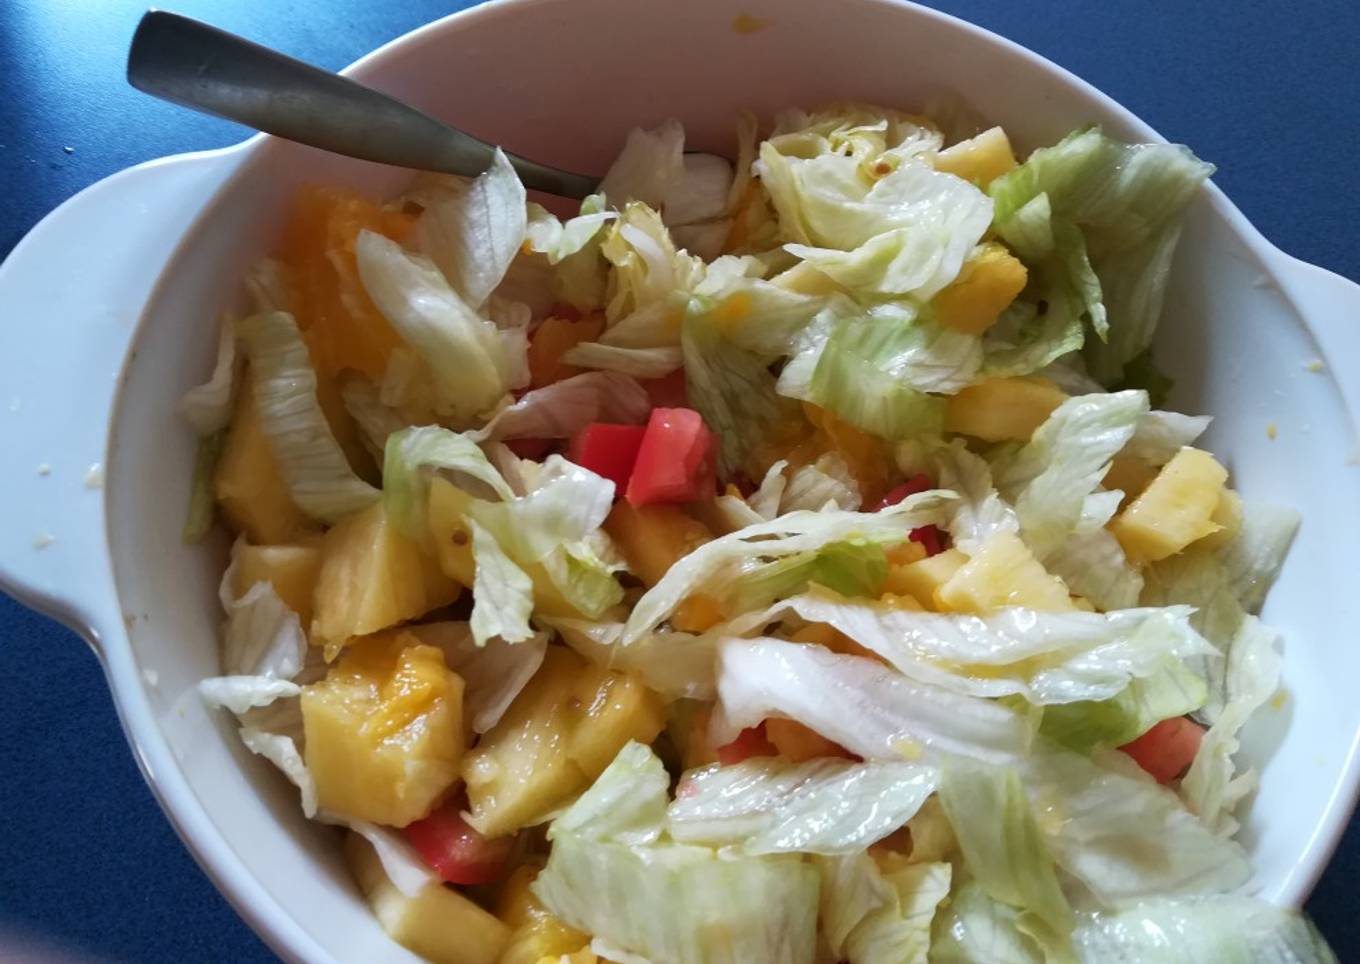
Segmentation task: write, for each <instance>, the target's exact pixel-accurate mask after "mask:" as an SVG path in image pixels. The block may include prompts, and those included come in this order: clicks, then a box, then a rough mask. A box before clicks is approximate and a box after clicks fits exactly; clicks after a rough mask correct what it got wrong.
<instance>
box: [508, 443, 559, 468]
mask: <svg viewBox="0 0 1360 964" xmlns="http://www.w3.org/2000/svg"><path fill="white" fill-rule="evenodd" d="M505 447H506V448H508V449H509V450H510V451H511V452H514V453H515V454H516V455H518V456H519V457H520V458H522V459H533V460H534V461H535V462H541V461H543V456H545V455H547V454H548V451H549V450H550V449H551V448H552V447H553V440H552V439H550V438H512V439H507V440H506V442H505Z"/></svg>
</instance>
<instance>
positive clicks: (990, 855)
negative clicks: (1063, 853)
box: [940, 764, 1076, 961]
mask: <svg viewBox="0 0 1360 964" xmlns="http://www.w3.org/2000/svg"><path fill="white" fill-rule="evenodd" d="M940 803H941V804H943V805H944V810H945V813H946V814H947V815H948V816H949V822H950V824H951V825H953V827H954V834H955V836H956V837H957V838H958V842H959V849H960V850H962V851H963V859H964V863H965V864H966V866H967V867H968V869H969V870H970V871H971V872H972V874H973V875H974V877H976V879H977V881H978V883H979V884H981V886H982V889H983V890H984V891H986V893H987V895H988V896H989V897H991V898H992V899H993V900H997V901H1000V902H1001V903H1003V904H1008V905H1010V906H1011V907H1014V908H1016V909H1017V910H1019V911H1020V914H1019V916H1018V918H1017V919H1016V926H1017V927H1018V928H1019V930H1020V932H1021V933H1023V934H1025V935H1026V936H1028V937H1029V938H1031V939H1032V940H1033V941H1034V942H1035V943H1036V944H1037V945H1038V946H1039V947H1041V948H1043V950H1044V952H1045V957H1046V959H1047V960H1049V961H1075V959H1076V958H1075V955H1074V954H1073V952H1072V928H1073V926H1074V924H1075V919H1074V916H1073V914H1072V908H1071V907H1070V906H1068V903H1067V898H1066V897H1064V896H1063V892H1062V888H1061V886H1059V883H1058V875H1057V872H1056V871H1055V870H1054V866H1053V858H1052V857H1051V856H1050V855H1049V852H1048V849H1047V846H1046V845H1045V842H1044V838H1043V836H1042V835H1041V834H1040V832H1039V828H1038V825H1037V823H1036V822H1035V819H1034V814H1033V813H1032V812H1031V810H1030V803H1029V798H1028V797H1027V796H1026V794H1025V787H1024V785H1023V784H1022V783H1021V781H1020V777H1019V775H1018V774H1017V773H1016V772H1015V771H1014V770H1006V769H999V768H992V769H983V768H981V767H978V766H975V765H965V764H949V765H946V766H945V767H943V769H942V770H941V774H940Z"/></svg>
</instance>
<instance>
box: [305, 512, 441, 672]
mask: <svg viewBox="0 0 1360 964" xmlns="http://www.w3.org/2000/svg"><path fill="white" fill-rule="evenodd" d="M461 591H462V587H461V586H459V585H458V583H456V582H454V581H453V580H452V579H450V578H449V577H448V576H446V575H445V574H444V573H443V571H442V570H441V569H440V567H439V563H438V561H437V560H435V559H434V558H433V557H431V556H428V555H426V554H425V552H424V550H422V549H421V548H420V546H419V545H417V544H416V543H415V542H413V541H411V540H410V539H408V538H406V537H405V536H404V535H402V534H401V533H400V532H398V531H397V529H396V527H395V526H394V525H392V523H391V522H390V521H389V520H388V518H387V514H386V513H385V512H384V511H383V506H382V503H381V502H379V503H377V504H375V505H371V506H369V507H368V508H367V509H364V510H362V511H360V512H356V513H354V514H353V515H350V516H346V517H345V518H344V519H342V520H341V521H340V523H339V524H338V525H336V526H335V528H333V529H331V530H330V531H329V532H327V533H326V538H325V539H324V540H323V541H322V543H321V571H320V574H319V575H318V576H317V582H316V595H315V597H314V599H313V610H314V612H315V613H316V616H315V618H314V619H313V620H312V641H313V642H314V643H317V644H318V645H325V647H326V658H327V659H332V658H334V655H335V653H337V652H339V650H340V649H341V648H342V647H343V646H344V645H345V642H346V640H348V639H349V638H350V637H351V636H366V635H368V634H369V633H375V632H377V631H378V630H380V629H386V628H388V627H389V626H395V625H396V624H397V623H400V622H404V621H405V620H408V619H414V618H416V617H417V616H423V615H424V614H425V613H427V612H429V611H430V610H431V609H437V608H439V607H440V606H447V605H448V604H449V603H451V602H453V601H454V600H455V599H457V598H458V594H459V593H460V592H461Z"/></svg>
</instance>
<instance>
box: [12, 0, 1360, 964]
mask: <svg viewBox="0 0 1360 964" xmlns="http://www.w3.org/2000/svg"><path fill="white" fill-rule="evenodd" d="M566 2H567V0H486V2H483V3H481V4H478V5H477V6H473V7H469V8H467V9H464V10H460V11H456V12H454V13H451V14H449V15H447V16H444V17H441V18H439V19H437V20H433V21H431V22H429V23H426V24H424V25H422V26H420V27H417V28H415V29H414V30H411V31H408V32H407V33H405V34H402V35H400V36H398V37H395V38H393V39H391V40H389V41H387V42H386V43H384V44H382V45H381V46H379V47H377V48H376V49H374V50H373V51H371V52H369V53H367V54H365V55H364V56H362V57H360V58H359V59H357V60H355V61H354V62H353V63H352V64H350V65H349V66H347V67H346V68H344V70H342V71H340V72H341V73H342V74H344V75H345V76H352V77H356V78H357V79H363V78H364V76H365V75H366V74H367V73H368V72H370V71H371V70H373V69H374V68H377V67H380V66H381V65H383V64H385V63H387V62H389V61H390V60H392V59H394V58H397V59H399V58H401V57H403V56H405V55H407V54H409V53H410V52H411V51H412V50H414V49H416V48H418V47H420V46H423V45H425V44H427V43H437V42H440V41H442V40H443V39H444V35H445V33H446V32H449V31H457V30H459V29H462V28H464V27H470V26H472V25H474V24H476V23H478V22H480V21H482V20H489V19H493V18H496V17H501V16H510V15H513V16H528V15H532V11H534V10H536V9H537V8H539V7H547V6H552V5H560V4H564V3H566ZM855 2H858V3H861V4H864V5H868V6H877V7H886V8H891V9H893V10H894V11H895V12H896V13H900V14H902V15H904V16H905V17H908V18H909V17H913V16H914V17H921V18H927V19H930V20H933V21H936V22H937V23H940V24H943V25H945V26H947V27H948V28H949V29H952V30H956V31H961V32H963V33H965V34H968V35H971V36H973V37H974V38H977V39H979V40H981V41H983V42H984V43H986V44H988V45H990V46H992V47H994V48H997V49H1000V50H1004V51H1006V52H1008V53H1010V54H1012V55H1014V56H1016V57H1018V58H1019V59H1021V60H1023V61H1024V63H1025V65H1026V69H1027V70H1031V71H1034V72H1036V73H1038V72H1042V73H1043V74H1045V75H1047V77H1048V78H1049V79H1050V80H1051V81H1053V82H1056V83H1059V84H1061V85H1063V86H1066V87H1068V88H1071V89H1073V90H1075V91H1077V92H1078V93H1080V94H1082V95H1083V96H1085V97H1086V98H1088V99H1090V100H1092V101H1094V102H1095V103H1097V104H1099V105H1100V106H1101V107H1102V108H1103V109H1104V110H1105V111H1106V112H1107V113H1108V114H1109V115H1110V116H1112V117H1116V118H1118V119H1119V121H1121V122H1122V123H1123V124H1124V125H1125V126H1126V127H1127V128H1128V129H1129V130H1130V131H1131V132H1133V133H1134V134H1136V135H1137V136H1139V137H1142V138H1145V139H1147V140H1149V141H1156V142H1165V141H1166V138H1164V137H1162V136H1161V135H1160V134H1159V133H1158V132H1157V131H1156V130H1155V129H1154V128H1152V127H1151V126H1150V125H1148V124H1147V123H1146V122H1144V121H1143V120H1141V119H1140V118H1139V117H1137V116H1136V115H1135V114H1133V113H1132V112H1131V111H1129V110H1128V109H1127V108H1125V107H1123V106H1122V105H1121V104H1119V103H1118V102H1117V101H1115V100H1114V99H1113V98H1111V97H1110V96H1109V95H1107V94H1104V93H1103V92H1101V91H1100V90H1099V89H1097V88H1096V87H1094V86H1093V85H1091V84H1090V83H1088V82H1087V81H1085V80H1083V79H1081V78H1080V77H1078V76H1076V75H1075V74H1073V73H1072V72H1071V71H1069V70H1067V69H1066V68H1064V67H1062V66H1060V65H1059V64H1056V63H1054V62H1053V61H1050V60H1048V59H1047V58H1045V57H1043V56H1041V55H1039V54H1038V53H1035V52H1034V51H1032V50H1030V49H1028V48H1027V47H1024V46H1022V45H1020V44H1018V43H1016V42H1015V41H1012V40H1009V39H1007V38H1005V37H1003V36H1001V35H999V34H996V33H994V32H992V31H990V30H987V29H986V28H983V27H980V26H978V25H976V24H973V23H969V22H968V21H966V20H963V19H961V18H959V17H956V16H953V15H951V14H947V13H944V12H941V11H939V10H934V9H931V8H929V7H925V6H922V5H920V4H919V3H915V2H912V0H855ZM275 140H276V139H275V138H273V137H271V136H269V135H266V134H256V135H253V136H251V137H250V138H248V139H247V140H245V141H242V142H241V143H238V144H235V145H231V146H229V147H225V148H221V149H219V150H217V151H209V152H202V153H200V154H197V155H193V156H194V157H197V158H201V159H204V160H213V161H215V162H219V163H222V164H223V165H224V168H225V172H224V176H223V177H222V178H221V179H220V180H219V181H218V182H217V183H216V186H215V187H214V189H213V191H212V194H211V195H210V197H209V198H208V199H207V201H206V203H205V204H204V205H203V206H202V208H201V209H200V210H199V211H198V212H197V214H195V215H194V216H193V217H191V218H190V219H189V220H188V221H187V223H186V224H185V225H184V227H183V230H182V233H181V235H180V238H179V239H178V241H177V242H176V243H175V244H174V245H173V247H172V248H171V250H170V253H169V254H168V256H167V258H166V260H165V262H164V265H163V266H162V267H164V266H165V265H169V264H172V263H174V262H175V261H176V260H177V259H178V258H179V257H180V256H181V255H182V253H183V252H184V250H185V248H186V247H187V246H188V245H189V244H190V242H191V241H192V239H193V237H194V235H195V234H196V232H197V231H198V229H199V228H200V226H201V225H202V224H203V223H204V222H209V221H211V220H212V219H213V217H214V216H215V214H216V212H217V210H218V208H219V205H220V204H222V203H224V196H225V195H226V193H227V192H228V191H229V189H230V187H231V186H232V184H233V183H234V182H235V181H236V180H237V179H238V178H241V177H244V176H246V175H247V174H248V172H249V171H251V170H252V169H253V168H254V167H255V166H256V165H258V164H264V163H267V162H268V161H269V160H270V158H271V152H270V151H269V149H268V148H269V145H270V144H271V143H272V142H274V141H275ZM167 160H172V159H167V158H162V159H159V160H156V161H151V162H148V163H147V164H146V165H139V167H149V166H156V165H160V164H164V163H166V161H167ZM134 170H135V169H134ZM124 173H126V172H124ZM120 176H121V175H114V176H113V178H111V179H106V181H101V182H99V184H100V185H102V184H106V183H108V181H109V180H113V179H116V178H118V177H120ZM95 187H98V185H96V186H95ZM87 190H90V189H87ZM82 193H83V192H82ZM1203 196H1204V198H1205V199H1206V201H1207V203H1208V204H1209V205H1210V206H1211V208H1212V210H1213V211H1214V214H1215V215H1216V216H1217V217H1219V218H1221V219H1222V220H1223V221H1224V222H1225V224H1226V226H1227V227H1228V228H1229V229H1230V230H1231V231H1232V233H1233V234H1234V235H1235V236H1236V238H1237V239H1238V240H1239V241H1240V242H1241V243H1242V245H1243V248H1244V249H1245V251H1247V252H1249V253H1250V255H1251V257H1252V258H1254V259H1255V261H1256V262H1257V266H1258V267H1259V269H1260V270H1261V271H1262V272H1263V273H1265V274H1267V275H1269V276H1270V277H1272V278H1274V277H1278V276H1279V275H1280V274H1281V273H1282V272H1283V270H1284V268H1285V260H1282V259H1287V260H1288V261H1291V262H1292V261H1293V259H1292V258H1288V256H1287V255H1284V254H1283V253H1282V252H1280V251H1279V249H1278V248H1276V247H1275V246H1274V245H1273V244H1272V243H1271V242H1270V241H1268V240H1267V239H1266V238H1265V237H1264V236H1263V235H1262V234H1261V233H1260V232H1259V231H1258V230H1257V229H1256V228H1255V227H1254V226H1253V225H1252V224H1251V223H1250V222H1249V221H1248V220H1247V218H1246V217H1245V215H1243V214H1242V212H1241V211H1240V210H1239V209H1238V208H1237V207H1236V205H1234V204H1233V203H1232V201H1231V200H1230V199H1229V198H1228V197H1227V196H1226V195H1225V194H1224V193H1223V191H1222V189H1220V188H1219V187H1218V186H1217V185H1216V184H1214V183H1213V182H1212V181H1211V182H1209V183H1208V184H1207V185H1206V190H1205V191H1204V195H1203ZM67 203H70V202H67ZM164 284H165V274H164V271H163V270H162V272H161V273H160V275H159V277H158V279H157V281H156V282H155V284H154V285H153V286H152V288H151V291H150V293H149V295H148V297H147V299H146V301H145V303H144V304H143V305H142V306H141V309H140V311H139V312H138V317H137V321H136V323H135V324H134V326H133V330H132V334H131V335H130V339H131V341H132V342H135V340H136V339H137V338H139V337H140V335H141V331H142V328H143V326H144V325H145V324H146V322H147V317H148V314H149V308H150V306H152V305H153V304H155V303H156V302H157V300H158V299H159V296H160V293H161V290H162V288H163V286H164ZM129 362H130V358H127V359H124V361H123V364H122V367H121V371H120V373H119V382H118V383H119V385H120V386H121V385H122V384H123V379H124V378H125V377H126V375H127V371H128V365H129ZM119 395H121V391H120V392H119ZM117 410H118V398H117V397H115V402H114V406H113V408H112V410H111V411H110V413H109V417H110V420H111V421H110V424H109V426H108V428H107V430H106V435H107V442H108V443H109V444H111V443H112V441H113V432H112V419H113V417H114V415H115V413H116V412H117ZM111 454H112V453H111V452H106V455H111ZM105 464H109V463H108V462H107V461H106V463H105ZM107 518H108V513H107V512H106V513H105V519H106V529H105V533H104V538H105V545H106V547H107V546H109V545H111V542H110V537H111V532H110V531H109V530H108V528H107ZM109 561H110V568H111V559H110V560H109ZM39 604H40V606H41V608H42V609H44V610H45V611H47V612H49V613H53V614H55V615H57V616H58V618H61V619H62V620H63V621H64V622H66V623H67V624H68V625H73V627H74V628H76V629H77V631H78V632H80V634H81V635H82V636H84V637H85V638H86V639H87V640H88V641H90V642H91V645H92V646H93V648H94V650H95V652H96V654H97V655H98V656H99V659H100V663H101V666H102V668H103V671H104V674H105V678H106V680H107V682H108V685H109V688H110V691H111V694H112V697H113V702H114V705H115V708H116V711H117V714H118V718H119V722H120V724H121V725H122V728H123V731H124V734H125V736H126V737H127V740H128V743H129V745H130V747H131V748H132V750H133V755H134V757H135V759H136V760H137V763H138V766H139V768H140V769H141V770H142V774H143V776H144V778H145V779H146V782H147V784H148V786H149V787H150V788H151V790H152V793H153V795H154V796H155V798H156V800H157V802H158V803H159V804H160V806H161V809H162V810H163V811H164V812H165V814H166V817H167V819H168V820H169V822H170V824H171V826H172V827H173V828H174V829H175V832H176V833H177V834H178V835H179V837H180V839H181V840H182V841H183V842H184V844H185V846H186V848H187V849H188V850H189V852H190V854H191V855H192V856H193V857H194V859H195V861H196V862H197V863H198V865H199V866H200V867H201V868H202V870H203V872H204V873H205V874H206V875H207V876H208V878H209V879H210V880H211V881H212V882H213V884H214V886H215V887H216V888H217V889H218V891H219V892H220V893H222V895H223V896H224V898H225V899H226V900H227V901H228V902H229V903H230V904H231V905H232V907H233V908H234V909H235V910H236V912H237V913H238V914H239V915H240V916H241V917H242V919H243V920H245V921H246V922H247V923H248V924H249V925H250V926H251V928H252V929H253V930H254V931H255V932H256V934H258V935H259V936H260V938H261V939H262V940H263V941H264V942H265V943H266V944H267V945H268V946H269V947H270V948H271V949H272V950H273V951H274V952H275V953H277V954H278V955H279V956H280V957H282V958H284V959H285V960H289V961H325V960H328V959H329V956H328V955H327V954H326V953H325V951H324V950H323V949H322V948H321V946H320V945H319V944H317V943H316V941H315V940H314V939H313V938H312V936H311V935H310V934H309V933H308V932H307V931H306V930H305V929H304V928H303V927H302V926H301V925H300V924H298V923H297V922H296V921H295V920H294V919H293V917H292V915H291V914H290V913H289V912H288V911H287V909H286V908H285V906H284V905H283V904H282V903H281V902H280V901H279V900H278V899H276V898H275V897H274V896H273V895H272V894H270V893H269V892H268V891H267V890H266V889H265V888H264V887H263V886H262V885H261V883H260V882H259V880H258V879H257V878H256V877H255V876H254V875H253V874H252V873H251V872H250V871H249V870H248V869H247V867H246V865H245V864H244V863H243V862H242V860H241V859H240V858H239V857H238V856H237V855H236V853H235V852H234V850H233V849H232V848H231V846H230V845H229V844H228V843H227V841H226V840H225V838H223V836H222V835H221V834H220V832H219V831H218V830H217V828H216V826H215V825H214V824H213V822H212V821H211V819H210V818H209V817H208V816H207V814H206V812H205V811H204V809H203V807H202V805H201V804H200V802H199V801H198V799H197V796H196V794H195V791H194V790H193V789H192V788H191V787H190V786H189V784H188V782H187V780H186V778H185V777H184V776H183V774H182V773H181V772H180V771H179V768H178V764H177V763H176V761H175V759H174V756H173V754H172V752H171V750H170V748H169V745H168V743H167V741H166V740H165V738H164V736H163V735H162V733H161V731H160V726H159V724H158V723H157V722H156V720H155V717H154V714H153V713H152V711H151V707H150V704H149V700H148V697H147V694H146V692H145V691H144V689H143V688H142V686H141V679H140V674H139V670H138V668H137V665H136V663H135V661H134V660H133V658H132V648H131V645H130V641H129V639H128V638H127V634H126V632H125V631H124V629H125V628H124V627H123V625H122V624H121V619H116V618H115V619H114V620H113V621H112V625H111V626H104V627H100V628H97V627H96V625H95V621H94V620H91V619H88V618H86V617H85V616H83V615H79V616H78V615H76V614H77V612H78V611H77V610H75V609H73V608H71V607H70V606H68V605H66V601H64V600H40V601H39ZM101 628H102V630H103V631H101ZM101 637H102V639H101ZM110 637H114V638H110ZM1358 739H1360V734H1353V735H1352V745H1351V748H1350V751H1349V752H1348V754H1347V757H1346V763H1345V767H1344V770H1343V772H1342V773H1341V774H1340V775H1339V780H1338V782H1337V784H1336V792H1335V793H1334V794H1333V796H1332V798H1331V799H1330V800H1329V802H1328V804H1327V809H1326V810H1325V812H1324V814H1323V817H1322V819H1321V820H1320V821H1319V823H1318V825H1317V827H1316V828H1315V830H1314V833H1313V835H1312V837H1311V838H1310V840H1309V843H1308V846H1307V848H1306V850H1305V851H1304V852H1303V853H1302V854H1300V855H1299V856H1298V858H1297V859H1296V866H1297V867H1300V868H1302V871H1303V872H1302V873H1299V874H1297V875H1295V876H1294V877H1291V880H1290V885H1289V886H1288V887H1287V888H1285V890H1284V891H1283V893H1282V894H1281V900H1282V902H1283V903H1284V904H1286V905H1288V906H1291V907H1299V906H1301V905H1302V903H1303V900H1304V899H1305V898H1306V897H1307V895H1308V893H1309V892H1310V891H1311V890H1312V889H1313V887H1314V885H1315V884H1316V882H1317V880H1318V878H1319V877H1320V876H1321V874H1322V872H1323V870H1324V869H1325V868H1326V866H1327V864H1328V862H1329V860H1330V858H1331V855H1332V854H1333V852H1334V851H1335V849H1336V846H1337V844H1338V842H1339V840H1340V837H1341V835H1342V833H1343V832H1344V830H1345V828H1346V826H1347V824H1348V822H1349V819H1350V815H1351V813H1352V811H1353V810H1354V809H1355V805H1356V800H1357V795H1360V759H1358V758H1357V752H1356V742H1357V740H1358Z"/></svg>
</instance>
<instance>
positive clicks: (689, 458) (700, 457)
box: [627, 408, 717, 505]
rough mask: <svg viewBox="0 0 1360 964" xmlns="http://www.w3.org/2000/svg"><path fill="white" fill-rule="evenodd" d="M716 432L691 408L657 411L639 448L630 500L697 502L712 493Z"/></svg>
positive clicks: (645, 502)
mask: <svg viewBox="0 0 1360 964" xmlns="http://www.w3.org/2000/svg"><path fill="white" fill-rule="evenodd" d="M716 458H717V451H716V446H715V445H714V439H713V433H712V432H710V431H709V430H708V426H706V425H704V420H703V417H702V416H700V415H699V413H698V412H696V411H693V410H692V409H688V408H654V409H652V415H651V418H650V419H649V420H648V422H647V431H646V433H645V434H644V435H643V437H642V445H641V447H640V448H639V449H638V457H637V462H636V463H635V464H634V466H633V475H632V478H630V479H629V480H628V491H627V499H628V501H629V502H630V503H632V504H633V505H650V504H652V503H655V502H694V501H696V500H698V499H703V498H707V497H708V496H710V495H712V494H713V491H714V487H715V485H716V473H715V468H714V464H715V461H716Z"/></svg>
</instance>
